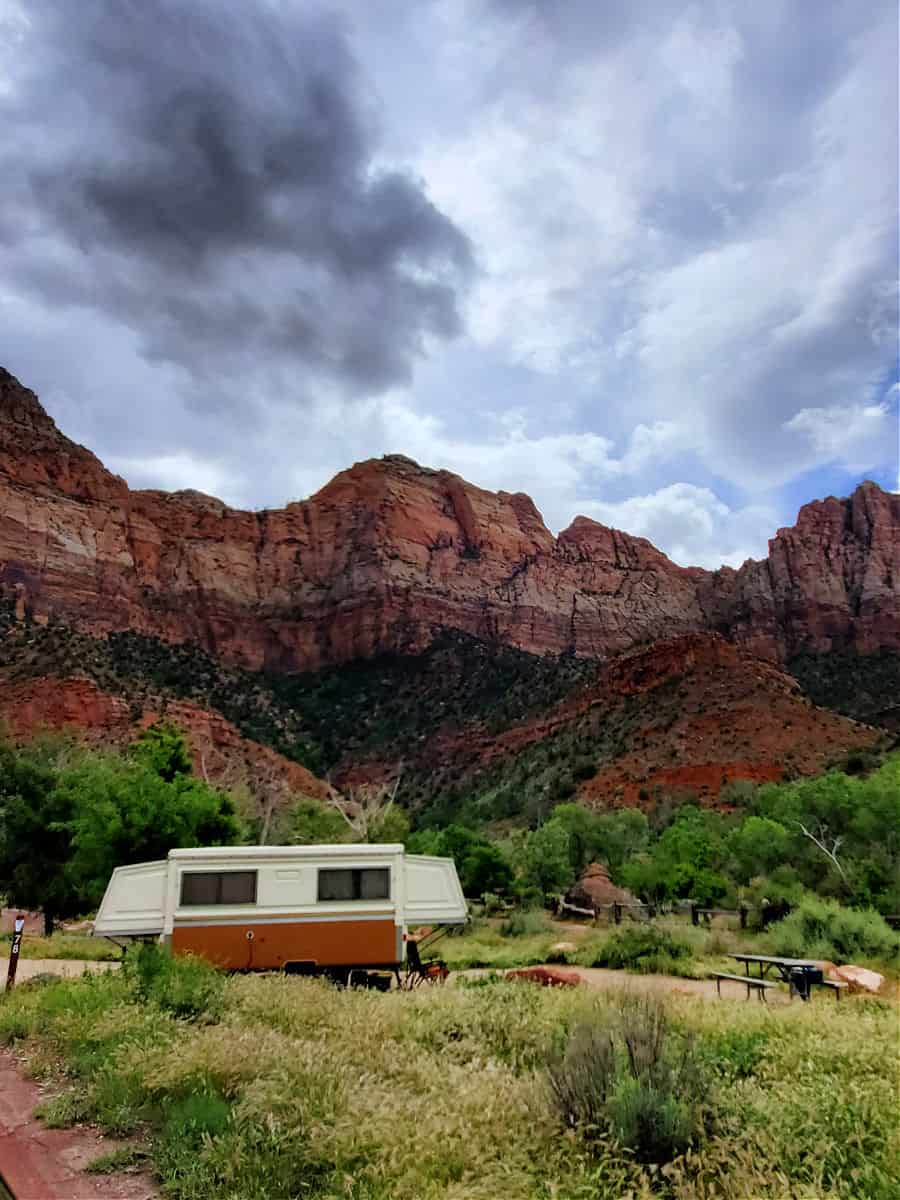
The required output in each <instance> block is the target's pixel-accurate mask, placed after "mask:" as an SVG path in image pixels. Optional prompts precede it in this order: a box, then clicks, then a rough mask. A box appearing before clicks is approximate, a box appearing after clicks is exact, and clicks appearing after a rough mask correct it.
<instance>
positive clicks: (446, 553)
mask: <svg viewBox="0 0 900 1200" xmlns="http://www.w3.org/2000/svg"><path fill="white" fill-rule="evenodd" d="M898 581H900V496H893V495H889V494H887V493H885V492H883V491H881V489H879V488H878V487H877V486H876V485H875V484H872V483H865V484H863V485H861V486H860V487H859V488H858V489H857V491H856V492H855V493H854V495H853V497H852V498H851V499H849V500H836V499H833V498H832V499H828V500H826V501H823V502H821V503H814V504H810V505H807V506H806V507H805V508H804V509H803V510H802V511H801V514H800V517H799V520H798V523H797V525H796V527H795V528H793V529H786V530H781V531H779V533H778V534H777V535H776V536H775V538H773V540H772V541H771V542H770V553H769V556H768V558H767V559H765V560H764V561H762V562H749V563H747V564H745V566H744V567H742V568H741V569H740V570H739V571H733V570H730V569H723V570H721V571H717V572H707V571H702V570H699V569H696V568H690V569H685V568H682V567H678V566H676V565H675V564H674V563H672V562H670V561H669V560H668V559H667V558H666V557H665V555H664V554H662V553H661V552H660V551H658V550H656V549H655V548H654V547H653V546H652V545H650V543H649V542H647V541H645V540H644V539H642V538H634V537H631V536H629V535H628V534H624V533H620V532H617V531H615V530H611V529H607V528H606V527H605V526H602V525H598V524H597V523H595V522H593V521H589V520H587V519H586V518H584V517H578V518H576V520H575V521H574V522H573V523H572V525H571V526H570V527H569V528H568V529H566V530H564V531H563V532H562V533H561V534H560V535H559V537H558V538H554V537H553V536H552V535H551V534H550V532H549V531H548V530H547V529H546V527H545V526H544V524H543V521H542V520H541V516H540V514H539V513H538V511H537V509H536V508H535V506H534V504H533V503H532V501H531V500H530V499H529V498H528V497H527V496H525V495H522V494H519V493H517V494H515V495H510V494H509V493H506V492H499V493H496V494H494V493H491V492H487V491H484V490H482V489H480V488H476V487H473V486H472V485H470V484H467V483H465V482H464V481H463V480H461V479H459V478H458V477H457V476H455V475H452V474H450V473H448V472H446V471H433V470H428V469H426V468H423V467H419V466H418V465H417V464H415V463H413V462H411V461H410V460H408V459H405V458H402V457H399V456H392V457H388V458H385V459H382V460H379V461H370V462H365V463H360V464H357V465H356V466H354V467H352V468H351V469H349V470H347V471H343V472H342V473H341V474H339V475H338V476H336V478H335V479H333V480H332V481H331V483H329V484H327V485H326V486H325V487H324V488H322V490H321V491H319V492H318V493H317V494H316V495H314V496H313V497H311V498H310V499H309V500H306V501H303V502H301V503H294V504H289V505H287V507H286V508H284V509H279V510H269V511H263V512H256V513H254V512H241V511H238V510H235V509H231V508H228V507H227V506H226V505H224V504H222V503H221V502H220V501H218V500H215V499H212V498H211V497H208V496H203V495H201V494H199V493H196V492H177V493H173V494H168V493H164V492H156V491H131V490H129V488H128V487H127V485H126V484H125V483H124V481H123V480H121V479H119V478H118V477H117V476H114V475H112V474H110V473H109V472H108V471H106V470H105V468H104V467H103V466H102V464H101V463H100V462H99V461H98V460H97V459H96V458H95V457H94V456H93V455H92V454H91V453H90V452H89V451H87V450H85V449H83V448H82V447H80V446H77V445H75V444H74V443H72V442H71V441H69V440H68V439H67V438H65V437H64V436H63V435H62V434H61V433H60V432H59V431H58V430H57V428H56V426H55V424H54V423H53V421H52V420H51V419H50V418H49V417H48V416H47V414H46V413H45V412H44V411H43V409H42V408H41V406H40V404H39V403H38V401H37V399H36V397H35V396H34V395H33V393H31V392H29V391H28V390H27V389H25V388H23V387H22V386H21V385H20V384H19V383H18V382H17V381H16V380H15V379H14V378H13V377H12V376H11V375H9V374H8V373H7V372H5V371H3V370H2V368H0V587H3V588H6V589H7V590H9V591H14V592H15V593H16V595H17V597H18V604H19V608H20V611H21V612H23V613H24V612H26V611H27V612H29V613H30V614H31V615H32V616H33V617H34V618H35V619H37V620H43V619H47V618H49V617H51V616H55V617H58V618H59V619H60V620H62V621H65V622H66V623H69V624H71V625H73V626H74V627H76V628H77V629H80V630H82V631H84V632H88V633H94V634H102V633H105V632H108V631H110V630H120V629H127V628H130V629H134V630H139V631H142V632H146V633H152V634H155V635H158V636H160V637H163V638H167V639H169V640H175V641H181V640H193V641H196V642H198V643H199V644H200V645H201V646H203V647H204V648H205V649H207V650H209V651H210V652H213V653H216V654H220V655H222V656H223V657H226V658H228V659H229V660H231V661H234V662H239V663H241V664H243V665H246V666H251V667H259V666H263V665H265V666H267V667H270V668H273V669H276V670H298V669H315V668H318V667H320V666H323V665H326V664H331V663H340V662H345V661H348V660H351V659H354V658H360V657H369V656H371V655H374V654H376V653H379V652H382V651H397V650H400V651H416V650H419V649H421V648H423V647H424V646H425V645H427V644H428V642H429V641H430V639H431V637H432V636H433V630H434V629H435V628H436V627H443V628H452V629H459V630H463V631H465V632H467V633H470V634H473V635H475V636H478V637H482V638H488V639H499V640H501V641H503V642H507V643H509V644H511V645H515V646H517V647H520V648H521V649H524V650H528V651H531V652H534V653H544V652H547V651H550V652H554V653H556V652H560V651H571V652H574V653H576V654H578V655H582V656H595V657H606V656H608V655H610V654H613V653H617V652H620V651H622V650H626V649H628V648H629V647H630V646H632V645H634V644H636V643H641V642H647V641H654V640H656V639H658V638H661V637H672V636H674V635H678V634H685V633H692V632H697V631H703V630H714V631H716V632H719V633H722V634H724V635H725V636H726V637H730V638H734V639H735V640H736V641H737V642H739V643H740V644H742V645H744V646H746V647H747V648H749V649H750V650H752V652H753V653H755V654H758V655H761V656H763V657H766V658H770V659H773V660H779V659H783V658H785V657H787V656H789V655H790V654H792V653H794V652H796V651H797V650H799V649H808V650H827V649H830V648H831V647H833V646H849V647H856V648H858V649H860V650H863V651H866V650H871V649H875V648H878V647H893V648H900V592H898Z"/></svg>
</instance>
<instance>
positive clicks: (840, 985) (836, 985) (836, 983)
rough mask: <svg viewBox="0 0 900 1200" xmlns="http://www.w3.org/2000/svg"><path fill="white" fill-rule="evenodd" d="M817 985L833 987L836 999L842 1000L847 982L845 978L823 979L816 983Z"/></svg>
mask: <svg viewBox="0 0 900 1200" xmlns="http://www.w3.org/2000/svg"><path fill="white" fill-rule="evenodd" d="M816 987H827V988H831V990H832V991H833V992H834V998H835V1000H840V998H841V992H842V991H843V990H844V988H846V987H847V983H846V981H845V980H843V979H823V980H822V982H821V983H818V984H816Z"/></svg>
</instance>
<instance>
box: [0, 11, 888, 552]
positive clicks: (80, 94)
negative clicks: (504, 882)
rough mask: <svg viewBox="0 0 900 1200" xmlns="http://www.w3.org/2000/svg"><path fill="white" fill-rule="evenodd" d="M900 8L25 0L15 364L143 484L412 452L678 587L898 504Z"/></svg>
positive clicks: (293, 496)
mask: <svg viewBox="0 0 900 1200" xmlns="http://www.w3.org/2000/svg"><path fill="white" fill-rule="evenodd" d="M897 21H898V18H897V8H896V3H895V0H866V2H865V3H860V2H859V0H822V2H821V3H815V4H813V3H810V0H761V2H758V3H754V4H748V3H746V0H695V2H685V0H604V2H603V3H598V2H597V0H415V2H414V3H412V2H410V0H365V3H363V0H152V2H151V0H77V3H75V2H73V0H0V129H2V131H3V133H2V137H0V364H2V365H4V366H6V367H7V368H8V369H9V370H11V371H12V372H13V373H14V374H15V375H17V376H18V377H19V378H20V380H21V381H22V382H23V383H24V384H26V385H27V386H29V387H32V388H33V389H34V390H35V391H37V392H38V394H39V395H40V397H41V399H42V401H43V403H44V405H45V407H46V408H47V409H48V411H49V412H50V413H51V415H52V416H53V417H54V418H55V419H56V421H57V423H58V424H59V425H60V427H61V428H62V430H63V431H64V432H65V433H67V434H68V435H69V436H70V437H72V438H74V439H75V440H76V441H79V442H82V443H84V444H85V445H87V446H89V447H90V448H91V449H92V450H94V451H95V453H97V454H98V455H99V456H100V458H101V459H102V460H103V461H104V462H105V463H106V465H107V466H108V467H110V468H111V469H112V470H114V471H116V472H118V473H119V474H121V475H123V476H124V477H125V478H126V479H127V480H128V482H129V483H130V484H131V485H132V486H134V487H162V488H167V489H173V490H174V489H181V488H195V489H197V490H199V491H204V492H208V493H210V494H212V495H216V496H219V497H221V498H222V499H224V500H225V501H227V502H228V503H230V504H233V505H235V506H239V507H250V508H261V507H276V506H280V505H282V504H284V503H286V502H288V501H290V500H297V499H301V498H303V497H306V496H308V495H310V494H312V493H313V492H314V491H316V490H317V489H318V488H319V487H321V486H322V485H323V484H324V483H326V482H327V481H328V480H329V479H330V478H331V477H332V476H333V475H334V474H336V473H337V472H338V471H340V470H342V469H344V468H346V467H348V466H350V465H351V464H352V463H354V462H357V461H360V460H362V459H366V458H373V457H379V456H381V455H383V454H390V453H400V454H405V455H408V456H409V457H411V458H414V459H416V460H417V461H418V462H420V463H422V464H423V465H424V466H429V467H438V468H446V469H449V470H452V471H455V472H457V473H459V474H460V475H462V476H463V477H464V478H466V479H468V480H470V481H471V482H473V483H475V484H478V485H479V486H481V487H486V488H490V489H494V490H496V489H505V490H507V491H524V492H527V493H529V494H530V495H531V496H532V497H533V498H534V500H535V502H536V503H537V505H538V507H539V508H540V510H541V512H542V514H543V516H544V519H545V521H546V523H547V524H548V526H549V527H550V528H551V529H553V530H554V531H558V530H560V529H562V528H564V527H565V526H567V525H568V524H569V523H570V522H571V521H572V520H573V519H574V517H575V516H576V515H579V514H583V515H586V516H589V517H593V518H594V519H596V520H598V521H602V522H603V523H605V524H608V525H613V526H615V527H617V528H621V529H625V530H627V531H629V532H631V533H634V534H638V535H641V536H644V537H648V538H650V540H651V541H653V542H654V543H655V544H656V545H658V546H659V547H660V548H661V549H663V550H664V551H665V552H666V553H668V554H669V555H670V556H671V557H672V558H673V559H674V560H675V561H677V562H680V563H682V564H684V565H701V566H707V567H716V566H719V565H720V564H722V563H726V564H729V565H733V566H737V565H740V563H741V562H743V561H744V560H745V559H746V558H748V557H757V558H758V557H762V556H763V555H765V553H766V549H767V540H768V538H769V537H771V536H772V535H773V534H774V532H775V530H776V528H778V527H779V526H782V525H788V524H792V523H793V521H794V520H795V518H796V514H797V510H798V508H799V507H800V505H801V504H803V503H805V502H807V501H808V500H811V499H815V498H819V497H823V496H826V495H830V494H834V495H847V494H848V493H849V492H850V491H851V490H852V489H853V488H854V487H855V486H856V484H857V483H858V482H859V481H860V480H861V479H864V478H870V479H874V480H876V481H877V482H879V483H880V484H881V485H882V486H884V487H885V488H888V489H890V490H898V489H900V471H898V459H900V443H898V437H900V433H898V395H900V383H898V379H900V375H898V369H897V350H898V343H897V329H898V96H897V52H898V29H897Z"/></svg>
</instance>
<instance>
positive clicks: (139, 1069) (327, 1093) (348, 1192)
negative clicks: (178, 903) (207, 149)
mask: <svg viewBox="0 0 900 1200" xmlns="http://www.w3.org/2000/svg"><path fill="white" fill-rule="evenodd" d="M621 1004H622V1001H621V999H616V998H609V997H606V996H602V995H600V994H598V993H592V992H590V991H588V990H587V989H573V990H571V991H565V992H549V991H545V990H543V989H538V988H533V987H530V986H528V985H523V984H515V983H509V982H486V983H480V984H479V985H478V986H468V987H463V986H456V987H446V988H433V989H423V990H421V991H418V992H414V993H404V992H394V993H389V994H379V993H371V992H356V991H339V990H336V989H334V988H333V987H331V986H330V985H327V984H325V983H321V982H318V981H312V980H302V979H296V978H293V979H292V978H278V977H266V976H257V977H253V976H251V977H233V978H228V979H225V978H223V977H221V976H217V975H215V973H213V972H211V971H209V970H208V969H207V968H205V967H203V966H202V965H200V964H195V963H191V962H189V961H188V962H181V963H178V964H177V965H176V966H175V967H174V968H173V969H171V970H169V969H168V968H167V971H166V974H165V976H164V977H159V978H153V977H146V978H144V979H141V978H139V977H138V976H136V974H135V973H134V972H133V971H125V972H123V973H116V974H114V975H101V976H90V977H85V978H83V979H80V980H75V981H61V982H56V983H48V984H45V985H43V986H23V987H21V988H20V989H18V990H17V991H16V992H15V993H14V994H13V995H11V996H10V997H7V998H6V999H5V1000H4V1001H2V1002H0V1043H7V1044H9V1043H15V1044H16V1045H17V1049H18V1050H20V1051H23V1050H24V1051H25V1053H26V1054H27V1055H28V1057H29V1058H30V1062H31V1068H32V1070H33V1071H34V1072H35V1073H36V1074H38V1075H43V1076H46V1077H49V1078H58V1079H59V1080H60V1082H61V1084H62V1087H61V1089H60V1091H59V1093H58V1095H57V1097H56V1098H55V1099H54V1100H52V1101H50V1102H49V1103H48V1104H47V1105H46V1106H45V1114H44V1115H45V1116H46V1118H47V1119H48V1120H50V1121H51V1122H53V1123H57V1124H67V1123H71V1122H75V1121H81V1120H90V1121H96V1122H98V1123H99V1124H100V1125H102V1126H103V1127H104V1128H105V1129H106V1130H108V1131H110V1132H112V1133H114V1134H118V1135H125V1136H128V1135H133V1136H135V1138H136V1139H137V1141H138V1145H139V1146H140V1148H141V1153H142V1154H143V1153H146V1154H147V1155H148V1157H149V1162H150V1164H151V1166H152V1167H153V1169H154V1170H155V1172H156V1173H157V1175H158V1177H159V1178H160V1180H161V1182H162V1186H163V1190H164V1193H165V1194H166V1195H168V1196H172V1197H178V1198H183V1200H187V1198H188V1197H190V1198H191V1200H206V1198H209V1200H213V1198H216V1200H228V1198H231V1200H263V1198H272V1200H285V1198H286V1197H334V1198H337V1197H344V1198H350V1200H429V1198H432V1197H434V1198H437V1197H449V1198H451V1200H454V1198H456V1200H462V1198H475V1197H478V1198H483V1200H499V1198H500V1197H503V1198H510V1200H514V1198H516V1197H522V1198H526V1197H528V1198H532V1197H533V1198H545V1200H551V1198H554V1200H569V1198H570V1200H576V1198H578V1200H580V1198H584V1200H588V1198H589V1197H590V1198H591V1200H625V1198H626V1197H632V1198H633V1200H637V1198H639V1197H649V1196H665V1197H671V1198H673V1200H675V1198H680V1200H689V1198H690V1200H693V1198H695V1197H699V1198H701V1200H702V1198H709V1200H712V1198H713V1197H719V1198H721V1200H749V1198H751V1197H758V1198H770V1200H776V1198H777V1200H785V1198H787V1197H798V1198H800V1197H804V1198H812V1197H816V1198H819V1200H832V1198H838V1197H840V1198H842V1200H864V1198H865V1200H892V1198H893V1197H895V1196H897V1195H898V1194H900V1134H898V1106H897V1099H898V1097H897V1082H898V1080H897V1033H898V1013H897V1009H896V1007H895V1006H893V1005H889V1004H887V1003H885V1002H883V1001H880V1000H871V999H870V1000H864V999H857V998H849V997H848V998H846V999H845V1001H844V1002H842V1003H841V1005H840V1006H838V1005H836V1004H835V1003H834V1000H833V999H832V998H831V997H828V996H821V997H818V996H817V997H815V998H814V1000H813V1001H812V1002H811V1003H810V1004H808V1005H800V1004H795V1005H792V1006H790V1007H787V1006H784V1007H782V1006H779V1007H777V1008H774V1007H773V1008H772V1009H771V1010H767V1009H766V1008H764V1007H763V1006H762V1005H758V1004H755V1003H742V1002H722V1003H720V1004H710V1003H704V1002H700V1001H695V1000H691V999H690V998H687V997H674V998H673V999H672V1001H671V1003H670V1007H669V1018H670V1020H671V1022H672V1024H673V1027H674V1030H675V1031H676V1033H677V1036H678V1037H679V1038H680V1039H682V1041H684V1043H685V1044H688V1043H690V1044H691V1045H692V1046H693V1047H694V1049H695V1051H696V1055H697V1058H698V1062H699V1063H700V1064H701V1065H702V1066H703V1070H704V1072H705V1079H706V1084H705V1090H704V1097H705V1098H704V1106H705V1112H704V1116H703V1122H702V1131H701V1132H696V1134H695V1136H693V1137H692V1143H691V1146H690V1149H689V1150H688V1151H687V1152H686V1153H682V1154H679V1155H678V1156H677V1157H675V1158H674V1159H673V1160H672V1161H670V1162H668V1163H667V1164H666V1165H664V1166H657V1165H655V1164H653V1163H649V1164H646V1165H640V1164H639V1163H637V1162H636V1161H635V1160H634V1157H633V1156H632V1155H631V1154H630V1152H628V1151H627V1150H625V1149H623V1148H622V1147H621V1145H620V1144H618V1142H617V1141H616V1139H615V1137H614V1136H612V1135H610V1134H609V1132H608V1131H605V1130H603V1129H599V1130H598V1129H597V1128H590V1127H576V1128H569V1127H567V1126H566V1124H565V1123H564V1121H563V1120H562V1119H561V1117H560V1115H559V1110H558V1107H557V1106H555V1105H554V1103H553V1099H552V1096H551V1089H550V1086H549V1075H548V1067H549V1066H551V1064H552V1063H553V1062H554V1060H556V1061H557V1062H558V1061H559V1054H560V1052H561V1050H562V1049H563V1048H564V1047H565V1046H566V1045H567V1044H569V1045H571V1044H572V1042H573V1037H574V1035H576V1033H577V1031H578V1030H579V1029H582V1030H583V1029H584V1028H587V1027H589V1028H592V1029H594V1030H598V1031H600V1032H601V1033H602V1032H603V1031H605V1030H607V1029H610V1028H613V1027H614V1026H615V1025H616V1022H617V1021H618V1019H619V1017H620V1016H621V1013H620V1008H621ZM122 1161H123V1160H122V1158H121V1157H120V1158H119V1159H117V1163H116V1164H111V1165H117V1164H118V1165H121V1163H122ZM101 1165H102V1164H101Z"/></svg>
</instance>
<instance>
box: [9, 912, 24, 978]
mask: <svg viewBox="0 0 900 1200" xmlns="http://www.w3.org/2000/svg"><path fill="white" fill-rule="evenodd" d="M24 928H25V918H24V917H23V916H22V915H21V913H20V914H19V916H17V917H16V923H15V930H14V932H13V940H12V946H10V949H9V970H8V971H7V972H6V990H7V991H8V992H11V991H12V990H13V987H14V986H15V982H16V968H17V967H18V965H19V951H20V950H21V948H22V930H23V929H24Z"/></svg>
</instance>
